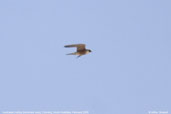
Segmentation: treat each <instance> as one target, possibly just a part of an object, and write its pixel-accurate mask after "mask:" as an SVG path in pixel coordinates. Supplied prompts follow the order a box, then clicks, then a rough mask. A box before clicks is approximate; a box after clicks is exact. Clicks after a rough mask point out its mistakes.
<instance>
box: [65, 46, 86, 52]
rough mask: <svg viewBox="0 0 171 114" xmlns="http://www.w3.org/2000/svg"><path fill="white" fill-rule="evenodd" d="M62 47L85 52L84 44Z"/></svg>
mask: <svg viewBox="0 0 171 114" xmlns="http://www.w3.org/2000/svg"><path fill="white" fill-rule="evenodd" d="M64 47H66V48H68V47H76V48H77V51H81V50H85V44H72V45H65V46H64Z"/></svg>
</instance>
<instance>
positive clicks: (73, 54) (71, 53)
mask: <svg viewBox="0 0 171 114" xmlns="http://www.w3.org/2000/svg"><path fill="white" fill-rule="evenodd" d="M66 55H76V53H68V54H66Z"/></svg>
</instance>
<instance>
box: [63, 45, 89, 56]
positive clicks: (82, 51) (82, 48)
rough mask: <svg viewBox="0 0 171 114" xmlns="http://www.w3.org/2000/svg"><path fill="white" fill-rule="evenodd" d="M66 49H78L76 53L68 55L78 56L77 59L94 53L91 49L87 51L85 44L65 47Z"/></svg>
mask: <svg viewBox="0 0 171 114" xmlns="http://www.w3.org/2000/svg"><path fill="white" fill-rule="evenodd" d="M64 47H66V48H72V47H76V48H77V51H76V52H74V53H69V54H67V55H78V56H77V57H81V56H82V55H85V54H88V53H90V52H92V51H91V50H90V49H86V45H85V44H72V45H65V46H64Z"/></svg>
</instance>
